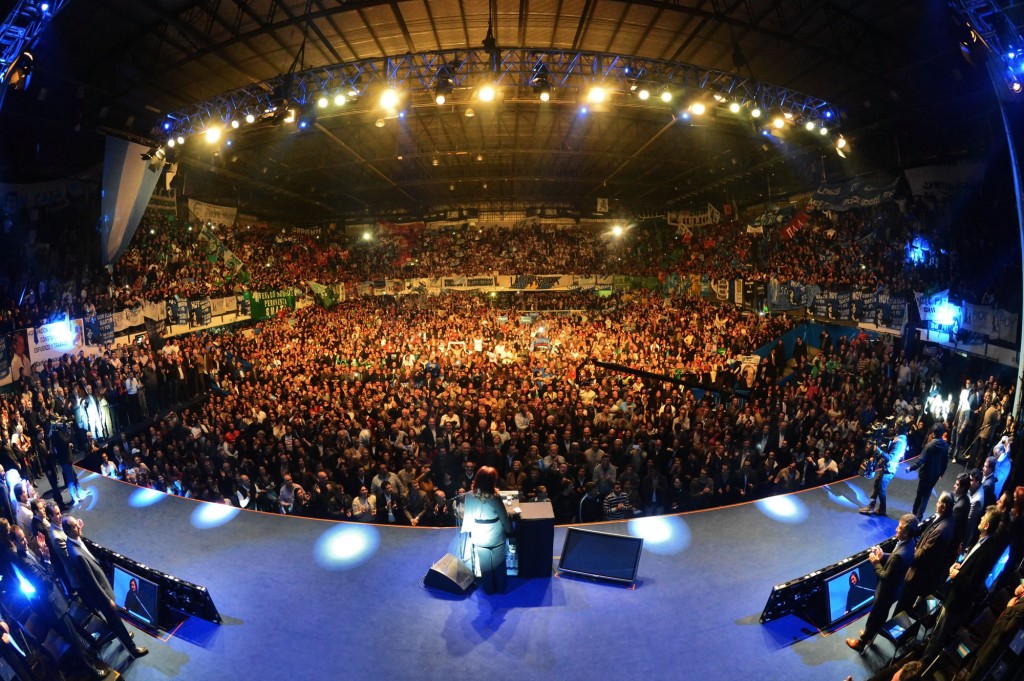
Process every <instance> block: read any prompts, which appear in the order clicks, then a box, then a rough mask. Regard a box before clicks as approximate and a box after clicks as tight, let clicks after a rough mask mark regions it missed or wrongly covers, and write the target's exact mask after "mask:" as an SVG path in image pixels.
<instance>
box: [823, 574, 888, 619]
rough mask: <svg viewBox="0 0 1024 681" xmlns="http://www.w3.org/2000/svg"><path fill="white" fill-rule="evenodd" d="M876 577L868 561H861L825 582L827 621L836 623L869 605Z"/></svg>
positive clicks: (873, 595) (873, 594)
mask: <svg viewBox="0 0 1024 681" xmlns="http://www.w3.org/2000/svg"><path fill="white" fill-rule="evenodd" d="M877 585H878V575H876V574H875V568H874V566H873V565H871V562H870V561H867V560H863V561H861V562H859V563H857V564H856V565H853V566H852V567H849V568H847V569H846V570H843V571H842V572H840V573H839V574H837V575H836V576H834V577H830V578H829V579H827V580H826V581H825V591H826V592H827V594H828V621H829V623H830V624H831V623H833V622H838V621H839V620H841V619H843V618H845V617H846V616H847V615H850V614H851V613H854V612H857V611H858V610H861V609H862V608H865V607H867V606H868V605H870V604H871V601H872V599H874V597H875V587H876V586H877Z"/></svg>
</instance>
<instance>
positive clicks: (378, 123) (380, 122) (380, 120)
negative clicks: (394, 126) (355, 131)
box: [374, 118, 384, 128]
mask: <svg viewBox="0 0 1024 681" xmlns="http://www.w3.org/2000/svg"><path fill="white" fill-rule="evenodd" d="M374 125H376V126H377V127H378V128H383V127H384V119H383V118H378V119H377V120H376V122H374Z"/></svg>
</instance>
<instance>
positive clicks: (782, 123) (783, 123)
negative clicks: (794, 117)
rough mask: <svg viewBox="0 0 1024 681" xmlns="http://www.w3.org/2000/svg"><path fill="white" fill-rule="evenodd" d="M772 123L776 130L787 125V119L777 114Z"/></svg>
mask: <svg viewBox="0 0 1024 681" xmlns="http://www.w3.org/2000/svg"><path fill="white" fill-rule="evenodd" d="M772 125H774V126H775V129H776V130H782V129H783V128H784V127H786V119H785V118H783V117H782V116H776V117H775V120H773V121H772Z"/></svg>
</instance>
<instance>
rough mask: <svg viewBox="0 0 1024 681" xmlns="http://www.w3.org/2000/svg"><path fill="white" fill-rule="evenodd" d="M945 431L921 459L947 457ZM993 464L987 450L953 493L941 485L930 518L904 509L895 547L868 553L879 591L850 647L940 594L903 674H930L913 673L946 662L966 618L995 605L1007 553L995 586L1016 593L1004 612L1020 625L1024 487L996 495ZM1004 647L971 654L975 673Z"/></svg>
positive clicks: (937, 432)
mask: <svg viewBox="0 0 1024 681" xmlns="http://www.w3.org/2000/svg"><path fill="white" fill-rule="evenodd" d="M944 434H945V427H944V425H942V424H939V425H937V426H936V427H935V429H934V431H933V433H932V434H931V435H930V436H929V441H928V442H927V443H926V445H925V448H924V452H923V453H922V455H921V460H920V461H919V462H917V463H919V464H924V465H927V464H926V463H925V460H926V459H927V457H928V456H929V454H930V453H931V454H934V453H935V452H940V453H941V455H942V456H943V457H945V456H946V453H947V452H948V449H949V447H948V445H947V444H946V443H945V442H944V441H943V439H942V438H943V435H944ZM995 463H996V460H995V458H994V457H989V458H988V459H986V461H985V466H984V469H982V470H978V469H972V470H970V471H968V472H965V473H961V474H959V475H957V476H956V478H955V481H954V483H953V488H952V493H950V492H948V491H944V492H942V493H941V494H940V495H939V497H938V500H937V502H936V506H935V514H934V516H933V517H932V518H931V519H930V520H929V522H928V523H927V524H925V525H920V524H919V519H918V517H917V516H916V515H914V514H913V513H908V514H906V515H904V516H902V517H901V518H900V519H899V524H898V526H897V529H896V539H897V543H896V545H895V547H894V548H893V550H892V551H891V552H890V553H883V551H882V550H881V549H880V548H878V547H874V548H873V549H872V550H871V551H870V552H869V555H868V558H869V560H870V562H871V563H872V565H873V566H874V570H875V573H876V575H877V577H878V583H877V587H876V590H875V598H874V602H873V604H872V606H871V610H870V612H869V614H868V617H867V620H866V622H865V624H864V628H863V629H862V630H861V631H860V633H859V635H858V636H857V637H856V638H850V639H847V640H846V644H847V645H848V646H849V647H851V648H853V649H854V650H856V651H858V652H863V651H864V650H865V649H866V648H867V647H868V646H870V645H872V644H873V642H874V640H875V638H876V636H878V635H879V633H880V632H881V631H882V628H883V626H885V624H886V622H887V621H889V618H890V614H892V615H895V614H897V613H909V614H911V615H912V616H913V617H915V618H920V617H927V615H926V614H925V612H924V610H925V609H926V603H925V601H926V598H927V597H929V596H932V595H935V594H938V595H939V596H940V598H941V600H942V608H941V610H940V611H938V615H937V619H936V620H935V621H934V625H933V626H932V628H931V631H930V634H929V635H928V637H927V639H925V643H924V646H923V648H920V647H919V649H918V650H915V651H914V652H913V659H915V660H918V661H919V662H920V663H921V671H920V672H919V671H915V670H917V666H916V665H914V666H912V667H911V668H910V669H911V671H908V672H907V674H906V675H903V676H900V677H899V678H901V679H903V678H931V677H925V676H920V677H912V676H911V673H915V674H916V673H924V672H925V671H928V670H929V669H932V668H933V664H937V663H939V662H942V660H939V656H940V654H941V653H942V652H943V650H944V648H945V647H946V646H947V645H948V644H950V642H951V641H954V640H957V639H956V635H957V634H958V631H959V630H960V628H961V626H963V625H965V624H967V623H969V622H970V618H971V616H972V615H973V614H975V613H976V612H977V611H978V610H979V608H982V607H985V606H987V605H990V604H991V602H992V601H991V598H994V596H993V597H989V594H990V591H989V589H987V588H986V584H985V582H986V579H987V578H988V577H989V575H990V573H992V571H993V568H994V567H995V566H996V563H997V561H999V560H1000V558H1001V557H1002V556H1003V555H1004V553H1006V554H1007V555H1008V557H1007V560H1006V567H1005V569H1004V570H1003V572H1002V573H1001V575H1000V577H999V578H998V579H997V581H996V583H995V584H994V586H993V587H992V589H991V593H992V594H996V593H999V592H1000V590H1001V589H1004V588H1005V589H1006V590H1008V592H1010V593H1013V594H1014V599H1013V600H1012V601H1011V603H1010V604H1009V606H1008V607H1007V609H1006V615H1007V617H1009V618H1012V620H1013V622H1014V624H1015V626H1017V627H1019V623H1020V618H1021V615H1022V614H1024V606H1017V602H1018V600H1019V599H1020V598H1021V596H1022V595H1024V587H1021V586H1020V584H1022V583H1024V582H1021V581H1020V576H1021V572H1020V570H1021V569H1022V561H1024V486H1017V487H1014V488H1010V487H1009V486H1007V487H1006V489H1005V491H1004V492H1003V493H1002V494H1001V495H1000V496H999V498H998V499H996V498H995V491H994V483H995V482H996V481H995V480H994V476H993V473H992V472H993V470H994V467H995ZM926 505H927V502H926ZM922 510H923V508H922ZM1002 602H1005V599H1003V601H1002ZM997 605H998V604H997ZM928 623H929V624H931V622H928ZM1003 629H1004V627H1002V626H1001V627H999V628H998V629H997V630H994V633H993V634H992V636H996V637H999V636H1002V638H1000V639H999V641H998V645H999V646H1003V647H1005V645H1006V643H1007V640H1006V639H1005V636H1003V634H1005V633H1006V632H1005V631H1003ZM1015 631H1016V629H1014V631H1013V632H1011V633H1014V632H1015ZM1000 632H1001V633H1000ZM1000 650H1001V649H999V648H998V647H997V646H996V642H995V639H993V643H992V644H990V645H988V646H987V647H982V648H981V650H980V651H979V653H978V654H977V655H975V656H974V657H973V658H972V660H970V662H971V665H972V669H974V670H975V671H976V672H977V673H978V674H979V676H971V677H970V678H983V676H980V674H982V673H983V672H987V671H988V668H989V666H990V663H991V662H992V661H993V660H994V658H993V657H992V656H993V655H997V654H998V653H999V652H1000ZM909 659H911V658H908V660H909ZM958 664H961V663H960V662H959V661H956V662H955V665H958ZM955 665H954V666H955ZM901 666H902V663H901V664H900V665H896V666H895V667H893V668H891V669H888V670H887V671H886V672H884V673H887V674H888V676H881V677H879V678H892V674H894V673H895V672H896V671H897V670H898V668H899V667H901ZM972 673H974V672H972Z"/></svg>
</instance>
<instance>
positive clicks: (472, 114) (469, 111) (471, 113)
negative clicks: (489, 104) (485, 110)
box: [464, 107, 476, 118]
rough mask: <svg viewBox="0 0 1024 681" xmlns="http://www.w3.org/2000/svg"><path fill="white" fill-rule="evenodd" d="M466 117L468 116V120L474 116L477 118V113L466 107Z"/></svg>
mask: <svg viewBox="0 0 1024 681" xmlns="http://www.w3.org/2000/svg"><path fill="white" fill-rule="evenodd" d="M464 115H465V116H466V118H472V117H473V116H476V112H475V111H473V109H471V108H469V107H466V112H465V114H464Z"/></svg>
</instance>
